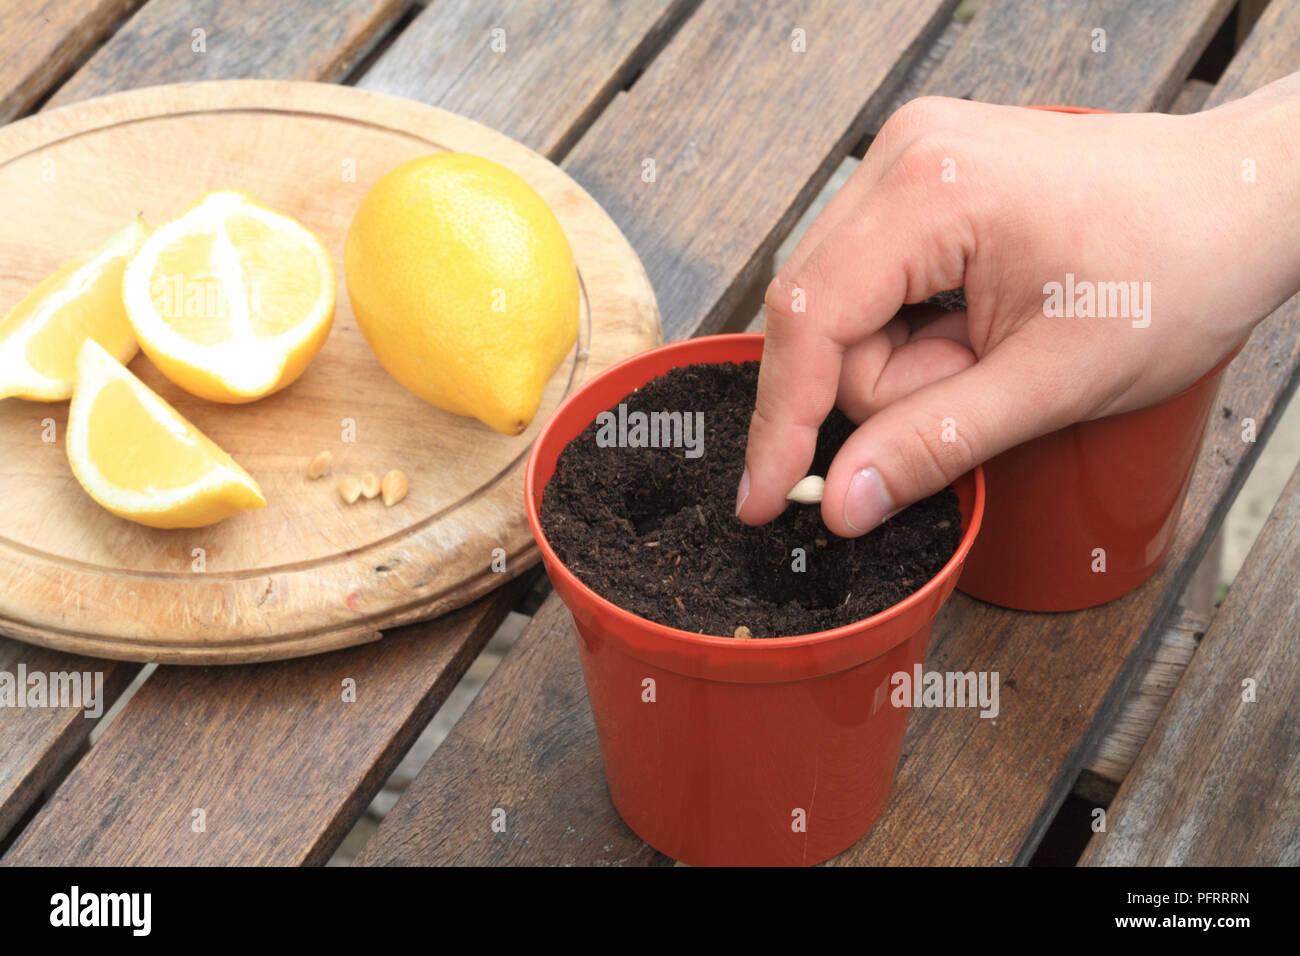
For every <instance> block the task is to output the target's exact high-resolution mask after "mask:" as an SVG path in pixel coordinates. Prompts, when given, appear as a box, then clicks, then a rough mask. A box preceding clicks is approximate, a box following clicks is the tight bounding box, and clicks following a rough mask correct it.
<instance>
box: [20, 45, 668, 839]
mask: <svg viewBox="0 0 1300 956" xmlns="http://www.w3.org/2000/svg"><path fill="white" fill-rule="evenodd" d="M441 28H442V29H443V30H444V31H446V32H447V33H449V34H451V35H453V37H454V36H457V35H459V36H460V44H466V45H467V44H470V43H472V42H474V41H475V40H476V39H477V36H476V35H472V34H471V28H470V27H468V26H464V25H461V24H458V23H457V22H453V21H450V20H443V21H441ZM475 30H476V28H475ZM548 43H549V52H548V53H547V57H548V58H549V59H550V60H552V61H554V62H555V63H560V64H564V63H570V62H573V61H574V60H576V59H578V58H580V57H582V56H584V55H585V54H586V38H585V37H584V36H582V35H580V34H573V33H566V32H558V33H550V34H548ZM458 47H459V44H457V43H452V46H451V48H452V49H457V48H458ZM639 51H640V55H642V56H647V57H648V56H651V55H653V53H654V52H655V48H654V45H653V43H652V44H650V45H645V44H641V45H640V47H639ZM386 55H387V53H385V54H383V55H381V56H380V57H379V58H378V59H377V61H376V62H375V64H373V68H374V69H383V68H384V62H385V61H384V57H385V56H386ZM395 55H402V54H400V53H399V54H395ZM537 57H538V51H537V50H533V51H532V52H531V54H530V57H529V58H518V59H513V60H510V61H508V63H510V64H514V66H515V67H517V68H519V69H525V68H526V69H531V70H535V69H536V68H537V65H538V64H537ZM424 68H425V69H429V70H433V71H437V70H439V69H440V68H441V67H440V65H439V64H438V63H437V62H434V61H429V62H427V63H426V64H424ZM473 68H474V69H486V68H491V69H493V70H499V69H500V68H501V67H500V65H498V64H495V63H489V62H487V61H478V62H476V64H475V65H474V67H473ZM612 68H613V67H612V66H611V69H612ZM525 77H526V74H521V75H520V80H521V82H520V83H518V84H513V83H510V82H509V81H508V80H507V79H502V78H500V77H498V80H500V81H501V82H504V83H505V87H506V88H508V89H514V93H513V94H512V98H511V101H510V102H511V103H512V104H513V109H514V110H516V111H518V112H519V113H520V114H523V115H527V116H531V115H533V114H534V113H537V112H545V111H547V110H553V111H556V112H554V114H553V115H556V116H560V115H574V116H577V115H580V113H581V111H566V110H565V108H564V105H563V104H557V103H554V102H552V97H551V95H550V93H549V91H547V90H546V89H544V88H541V87H537V86H535V85H529V84H527V83H524V82H523V80H524V78H525ZM362 79H363V83H362V85H364V77H363V78H362ZM406 79H407V82H408V83H409V84H410V87H409V88H396V89H393V88H391V87H390V91H391V92H395V93H410V94H414V95H417V96H418V95H424V96H425V98H426V99H427V96H428V94H427V88H425V87H424V80H423V77H422V74H420V73H410V74H408V75H407V78H406ZM464 82H465V83H467V84H468V85H470V86H473V76H472V75H470V76H466V77H465V79H464ZM592 82H593V83H595V84H596V85H604V84H605V82H606V81H605V80H601V79H593V81H592ZM422 89H423V90H424V91H425V92H424V94H421V90H422ZM488 106H490V107H491V108H492V109H493V110H496V111H497V112H495V113H494V114H493V116H494V119H495V120H498V121H501V120H502V119H503V116H508V113H507V114H502V113H501V112H500V108H501V104H500V103H496V102H493V103H491V104H485V108H486V107H488ZM506 125H509V124H508V123H506ZM550 129H551V131H552V135H554V136H555V140H556V142H562V141H563V140H564V139H565V138H566V136H565V135H564V134H563V133H562V132H559V133H557V132H555V128H554V127H553V126H552V127H550ZM523 141H524V142H525V143H526V144H527V145H530V146H540V145H541V144H540V143H534V142H531V141H529V140H528V139H527V138H524V140H523ZM551 158H552V159H559V158H560V155H559V154H558V153H552V154H551ZM515 599H516V598H515V595H514V593H513V592H512V591H510V590H508V589H501V590H499V591H497V592H494V593H492V594H490V595H488V596H487V597H485V598H483V599H482V600H480V601H478V602H477V603H475V604H473V605H470V606H468V607H466V608H464V609H463V610H462V611H460V612H458V614H457V615H456V616H455V618H454V619H452V618H444V619H441V620H439V621H433V622H429V623H427V624H422V625H418V626H417V627H415V628H408V629H403V630H399V631H396V632H391V633H389V634H386V635H385V637H384V639H383V640H382V641H381V642H380V643H379V644H376V645H370V646H366V647H363V648H358V649H355V650H349V651H340V652H336V653H334V654H331V655H328V656H327V657H325V658H321V660H325V661H330V660H338V661H343V662H344V665H342V666H346V662H347V661H349V660H352V659H353V657H355V658H356V659H357V660H363V661H365V662H366V666H367V667H368V668H369V673H370V674H371V675H372V676H371V678H370V679H369V681H368V683H370V684H382V685H384V686H386V687H390V688H392V691H391V695H390V703H389V706H390V707H393V708H396V709H402V708H405V709H406V711H407V712H408V713H411V714H413V715H417V716H418V715H422V719H416V718H412V720H411V725H412V727H413V728H415V729H418V726H419V725H420V724H421V723H422V722H423V720H427V717H428V713H429V711H428V710H424V709H422V708H425V706H426V705H425V703H424V702H425V701H426V700H428V695H429V694H430V688H431V687H432V686H433V685H434V684H435V683H439V684H440V683H441V682H443V681H451V682H452V683H454V682H455V680H456V679H458V678H459V677H460V675H461V674H463V673H464V671H465V669H466V668H468V666H469V663H470V662H471V661H472V660H473V657H474V654H475V653H477V650H478V647H480V646H481V644H482V642H483V641H484V640H486V636H485V635H484V633H483V631H482V629H483V628H486V632H487V634H490V632H491V626H492V624H493V623H494V622H495V621H497V620H499V619H500V618H501V617H502V616H503V615H504V614H505V613H506V611H507V610H508V609H509V607H510V606H511V605H512V604H513V603H514V601H515ZM455 621H460V622H461V623H460V624H455V623H454V622H455ZM407 634H412V635H414V636H413V637H412V638H411V639H410V640H404V639H403V638H404V635H407ZM458 634H461V635H469V637H464V636H461V637H458V636H457V635H458ZM395 638H396V639H395ZM470 638H472V643H471V642H470ZM425 644H427V645H430V646H432V647H439V646H442V645H447V647H448V648H449V649H450V650H456V649H457V647H459V650H458V651H457V652H456V653H449V654H447V655H445V656H444V657H442V658H440V660H441V667H442V669H438V667H434V666H421V665H419V660H420V657H421V655H423V654H425V653H427V650H426V649H425V648H424V645H425ZM276 666H283V667H288V668H291V667H293V666H294V665H293V664H286V665H276ZM297 666H299V667H301V668H303V673H304V674H305V675H311V674H315V673H318V672H317V671H316V670H315V668H316V667H317V666H320V665H318V664H317V662H316V660H314V659H313V660H306V661H302V662H300V663H299V664H298V665H297ZM326 666H330V667H332V666H335V665H333V664H330V665H326ZM261 670H262V668H261V667H260V666H259V667H228V668H223V669H220V670H208V671H205V672H204V673H205V675H206V676H205V678H204V683H203V687H204V690H205V693H206V694H207V695H208V696H209V697H210V698H211V699H212V701H213V702H214V706H218V705H219V706H221V707H222V708H224V709H226V710H227V711H228V712H230V713H237V714H239V715H240V717H239V723H238V726H239V730H238V734H239V735H240V739H241V740H246V741H248V743H247V747H248V748H249V749H248V750H247V751H246V754H247V757H248V759H249V761H250V762H251V763H254V764H257V765H258V766H259V767H260V768H261V773H262V775H263V776H264V777H266V778H267V779H268V780H270V781H272V785H274V782H275V781H282V780H285V779H289V778H291V777H292V775H294V774H296V773H297V772H298V763H297V760H298V757H297V754H296V753H295V752H293V751H285V750H284V749H283V748H281V747H279V746H278V744H277V742H278V741H283V740H285V739H290V738H293V739H298V735H300V734H310V735H311V739H313V740H314V741H315V746H316V748H317V752H318V753H319V754H325V755H327V756H326V758H325V759H326V760H327V762H328V765H329V766H330V767H332V768H333V772H334V773H335V774H337V775H338V777H339V779H340V780H341V781H343V782H344V785H342V786H339V787H330V788H322V789H320V790H318V791H317V792H316V793H315V794H314V795H313V798H312V799H311V800H302V801H299V802H298V803H297V804H295V805H294V806H293V808H292V813H293V815H294V816H295V817H296V818H297V819H296V821H295V822H294V823H293V829H292V834H293V835H292V836H283V835H284V834H285V833H287V832H289V830H290V827H289V824H288V823H285V822H283V821H278V820H277V819H276V817H275V816H274V815H273V814H267V813H263V812H262V811H261V810H260V808H258V807H256V806H251V807H250V808H249V811H250V814H251V815H246V816H245V818H244V819H243V821H242V823H241V825H240V827H239V829H238V830H237V832H233V833H232V832H231V831H230V830H229V829H227V831H226V837H227V840H228V841H229V842H228V843H227V845H226V846H225V847H224V849H223V851H222V852H224V853H225V854H226V856H227V858H230V859H234V858H240V859H252V858H254V857H257V856H258V854H259V853H261V852H262V851H261V850H259V847H260V845H261V844H262V843H263V842H265V840H267V839H269V838H270V837H271V834H272V832H273V831H274V832H278V833H280V834H281V835H282V836H283V838H284V839H285V841H286V842H285V844H284V845H283V846H281V847H280V848H278V849H277V851H276V852H277V853H278V854H279V856H278V857H277V858H278V859H282V860H285V861H288V860H296V861H298V862H305V861H308V860H316V859H317V858H319V857H320V856H327V855H328V852H329V850H330V849H332V845H333V844H337V842H338V840H339V839H341V837H342V835H343V834H344V833H345V832H346V829H347V826H348V825H349V824H350V823H352V822H355V819H356V818H357V816H359V815H360V813H361V812H362V811H363V810H364V808H365V805H366V802H367V799H368V797H367V796H366V793H365V792H363V791H367V792H373V790H374V787H375V786H377V785H378V784H377V783H375V781H382V780H383V779H384V778H385V777H386V776H387V774H388V773H389V772H390V771H391V770H392V768H393V767H394V766H395V765H396V763H397V761H398V760H399V759H400V757H401V755H402V751H403V750H404V749H405V746H406V743H408V742H409V740H407V741H403V742H400V746H393V747H388V746H387V745H386V743H385V741H384V740H383V739H382V734H385V733H389V732H390V730H391V728H390V727H388V726H378V727H376V726H375V725H373V724H370V723H366V722H358V721H354V720H350V719H347V715H349V714H355V715H364V713H365V712H364V711H346V712H343V713H342V714H341V715H338V714H336V716H341V717H342V719H337V720H333V721H319V720H318V721H317V722H315V723H312V724H310V725H309V726H308V725H304V724H302V723H301V722H300V717H301V715H302V714H304V713H316V711H315V710H313V709H312V708H315V707H316V706H317V704H316V700H317V698H318V697H319V694H320V693H321V692H322V691H321V688H322V687H326V686H327V685H328V681H325V683H321V681H318V680H309V679H308V678H307V677H304V678H303V680H302V681H301V682H299V681H298V680H297V679H294V680H285V681H282V682H280V683H279V684H278V685H277V686H276V693H277V695H279V696H278V704H279V705H280V706H278V707H266V706H263V705H262V704H261V703H260V702H259V694H261V693H262V692H263V691H262V690H261V685H260V684H259V683H258V680H259V679H258V677H257V675H258V674H259V672H260V671H261ZM285 673H287V674H289V673H295V672H294V671H292V670H288V671H285ZM327 676H329V675H328V674H327ZM193 679H194V678H192V677H191V676H190V672H189V671H188V669H184V668H161V669H159V670H158V671H157V672H156V673H155V674H153V676H152V677H151V678H150V680H149V682H148V687H149V689H150V697H149V698H147V703H148V705H149V706H148V709H147V710H146V709H141V708H131V707H128V708H127V709H126V710H124V711H123V713H122V714H121V715H119V717H118V719H117V720H116V721H115V722H114V724H113V726H112V727H110V728H109V730H108V732H106V733H105V735H104V738H103V740H101V741H100V744H101V745H102V744H104V743H108V744H113V742H114V741H115V740H117V739H119V737H121V738H124V739H126V740H127V741H128V744H130V746H131V747H135V748H137V749H138V750H139V755H138V758H137V761H138V763H137V765H138V766H139V767H140V768H141V769H140V773H141V775H142V777H143V778H147V779H148V780H149V781H150V782H151V786H152V787H153V788H154V790H155V791H156V792H157V794H158V796H157V797H156V798H155V799H159V800H169V799H180V795H181V794H183V793H185V792H186V790H187V788H188V787H189V786H190V782H189V781H190V778H188V777H187V776H186V767H185V766H183V765H180V764H177V763H176V762H175V761H173V760H171V759H170V758H168V757H167V756H166V754H167V751H166V748H165V746H164V743H165V741H167V740H168V739H169V738H170V737H171V736H172V735H174V734H177V733H180V734H182V735H183V734H184V733H185V732H186V731H187V728H186V727H185V725H184V723H183V721H184V719H185V718H184V717H183V716H180V715H181V714H183V713H184V712H185V709H186V707H187V706H188V703H187V702H188V700H189V698H190V697H191V695H192V694H193V693H194V688H193V686H192V684H191V682H192V680H193ZM321 680H324V678H321ZM328 689H329V691H330V693H331V694H333V693H334V692H335V691H334V688H333V687H329V688H328ZM132 703H134V701H133V702H132ZM173 718H174V720H175V722H173ZM403 726H404V727H405V725H403ZM368 735H369V736H373V737H374V738H375V739H374V740H372V741H371V742H370V745H369V746H370V747H371V749H366V750H361V751H358V750H356V749H355V744H354V741H353V738H354V737H366V736H368ZM303 739H306V738H303ZM131 742H134V743H131ZM259 742H260V743H259ZM123 746H126V745H123ZM100 751H101V746H97V747H96V748H95V750H94V751H93V752H92V753H91V754H90V755H89V758H88V759H87V761H85V762H83V765H81V766H79V767H78V770H79V773H78V776H77V777H76V778H74V779H69V780H68V781H67V782H66V783H65V785H64V786H63V787H61V788H60V790H59V796H60V799H61V800H65V801H68V802H69V803H70V804H74V805H76V804H79V802H80V801H81V800H88V799H93V797H92V796H91V795H92V794H94V793H103V792H107V791H108V789H109V788H111V786H112V778H113V777H114V775H115V774H116V770H115V767H114V765H113V762H112V761H109V760H100V759H98V757H97V754H98V752H100ZM150 754H156V755H157V756H156V759H150V756H149V755H150ZM353 758H356V759H353ZM206 759H207V755H206V754H205V755H204V756H199V755H198V754H193V755H191V756H190V758H188V761H187V762H189V763H193V764H194V765H195V766H198V767H202V766H203V765H204V761H205V760H206ZM358 760H359V761H360V762H358ZM349 786H350V787H352V788H353V789H349ZM354 790H356V792H353V791H354ZM316 818H330V819H333V820H335V821H336V823H337V825H336V826H333V827H332V828H331V829H330V830H328V831H326V830H321V829H319V828H317V827H316V824H315V823H314V822H313V821H314V820H316ZM51 819H52V818H50V816H49V812H48V810H43V811H42V813H41V815H40V816H38V818H37V820H36V821H35V822H34V824H33V825H34V826H35V825H36V824H40V826H41V830H40V832H41V833H42V834H43V836H42V838H41V839H42V840H43V839H46V838H48V839H51V840H54V841H55V845H56V846H66V845H70V844H74V843H80V842H81V841H82V840H83V839H88V838H90V836H91V835H92V834H94V836H95V840H96V853H97V854H98V857H97V858H98V859H101V860H103V861H105V862H109V861H123V860H125V859H128V858H129V859H140V860H146V859H147V861H149V862H163V861H166V862H184V861H186V860H188V859H190V856H189V854H191V853H192V852H193V853H197V852H199V851H201V850H202V849H203V848H202V846H201V845H198V844H195V843H193V842H191V841H189V839H188V837H189V831H188V830H186V829H184V828H183V827H182V828H178V829H176V830H173V831H167V832H166V833H164V834H163V835H162V836H159V837H158V838H157V839H153V838H151V839H150V841H149V842H148V843H147V846H146V849H145V850H144V851H140V853H144V854H146V855H139V854H138V853H137V850H136V849H135V843H136V838H137V833H143V832H145V831H146V830H147V831H148V832H149V833H151V834H154V835H155V836H157V834H159V832H160V831H156V830H154V829H152V828H149V827H147V825H146V823H145V821H144V820H143V818H134V817H133V818H132V820H131V821H130V824H129V825H128V824H127V823H121V824H119V825H118V826H117V827H116V828H115V829H114V831H113V832H112V833H111V834H102V833H98V831H97V830H96V829H95V827H94V826H92V825H90V824H87V825H86V826H85V827H84V828H83V826H82V825H81V824H80V823H79V822H78V820H77V819H76V818H75V817H73V816H71V815H62V814H60V816H59V817H57V818H53V820H52V822H51ZM137 827H139V828H142V829H140V830H137ZM277 828H278V829H277ZM163 837H168V839H164V838H163ZM58 841H63V842H58ZM24 845H25V846H26V850H24V851H23V852H24V854H27V855H28V857H27V858H36V857H38V856H39V855H40V842H38V841H36V840H33V841H28V842H25V844H24Z"/></svg>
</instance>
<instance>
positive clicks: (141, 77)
mask: <svg viewBox="0 0 1300 956" xmlns="http://www.w3.org/2000/svg"><path fill="white" fill-rule="evenodd" d="M405 7H406V3H405V2H404V0H312V2H311V3H286V2H285V0H240V2H239V3H230V2H229V0H150V2H149V3H147V4H145V6H144V7H143V8H142V9H141V10H140V11H139V12H138V13H136V15H135V16H133V17H132V18H131V19H130V20H128V21H127V22H126V23H125V24H124V25H123V27H122V29H120V30H119V31H118V32H117V33H116V34H114V35H113V37H112V38H111V39H110V40H109V41H108V42H107V43H105V44H104V45H103V46H102V47H100V48H99V49H98V50H97V51H96V52H95V55H94V56H92V57H91V58H90V59H89V60H88V61H87V62H86V64H85V65H84V66H83V67H82V68H81V69H79V70H78V71H77V72H76V73H75V74H74V75H73V76H72V78H71V79H69V80H68V82H67V83H64V84H63V85H62V86H61V87H59V89H58V91H57V92H56V93H55V94H54V96H53V97H51V99H50V105H51V106H62V105H64V104H65V103H75V102H76V101H77V100H84V99H88V98H89V97H92V96H100V95H101V94H104V93H109V92H114V91H117V90H129V89H134V88H135V87H139V86H155V85H160V84H163V83H183V82H187V81H193V80H230V79H241V78H255V79H262V80H337V79H340V78H342V77H343V76H344V75H345V74H346V73H347V71H348V70H349V69H350V68H351V67H352V66H353V65H354V64H355V63H356V62H357V60H358V59H360V58H361V57H362V56H363V55H364V54H365V52H366V50H367V49H368V48H369V46H370V45H371V44H372V43H374V42H375V41H376V40H378V39H379V37H380V36H381V35H382V33H383V31H384V29H385V28H386V27H388V26H389V25H390V24H392V23H393V21H395V20H396V19H397V18H398V16H400V15H401V12H402V10H403V9H404V8H405Z"/></svg>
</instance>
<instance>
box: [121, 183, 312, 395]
mask: <svg viewBox="0 0 1300 956" xmlns="http://www.w3.org/2000/svg"><path fill="white" fill-rule="evenodd" d="M335 285H336V278H335V273H334V266H333V263H332V262H331V261H330V257H329V253H328V251H327V250H326V249H325V246H324V245H323V244H322V243H321V241H320V240H319V239H318V238H316V236H314V235H313V234H312V233H311V232H309V231H308V230H307V229H306V228H304V227H303V226H301V225H300V224H298V223H297V222H295V221H294V220H293V219H290V218H289V217H288V216H284V215H282V214H280V213H277V212H274V211H272V210H270V209H267V208H265V207H263V206H259V205H258V204H257V203H255V202H254V201H253V200H252V199H251V198H249V197H248V196H247V195H245V194H244V193H242V192H238V191H236V190H230V189H223V190H217V191H215V192H211V193H208V194H207V195H205V196H203V197H202V198H201V199H200V200H199V201H198V202H197V203H196V204H195V205H193V206H191V207H190V209H188V210H187V211H186V212H185V213H183V214H182V215H181V216H180V217H179V218H177V219H173V220H172V221H171V222H169V223H167V224H165V225H163V226H160V227H159V228H158V230H157V231H156V232H155V233H154V234H153V235H152V236H150V237H149V239H148V240H147V241H146V242H145V243H144V244H143V245H142V246H141V247H140V251H139V252H138V253H137V254H136V255H135V257H134V258H133V259H132V260H131V262H130V264H129V265H128V266H127V269H126V275H125V278H124V283H123V292H124V295H125V300H126V310H127V315H128V316H129V317H130V320H131V325H132V327H133V328H134V330H135V334H136V336H137V338H138V339H139V340H140V347H141V348H142V349H143V350H144V352H145V354H146V355H148V356H149V358H150V360H151V361H152V362H153V363H154V364H155V365H157V366H158V369H159V371H161V372H162V373H163V374H164V375H166V376H167V377H168V378H169V379H171V380H172V381H173V382H175V383H176V384H177V385H179V386H180V387H181V388H183V389H185V390H186V391H188V392H190V393H191V394H194V395H198V396H200V397H202V398H206V399H210V400H211V401H215V402H228V403H240V402H251V401H253V400H255V399H258V398H261V397H263V396H265V395H269V394H271V393H272V392H275V391H278V390H279V389H282V388H284V387H285V386H287V385H289V384H290V383H292V382H293V381H294V380H295V379H297V378H298V376H300V375H301V374H302V373H303V371H304V370H305V369H306V368H307V365H308V364H309V363H310V362H311V360H312V359H313V358H314V357H315V356H316V353H317V352H319V351H320V348H321V346H322V345H324V344H325V339H326V337H327V336H328V335H329V332H330V326H331V324H332V323H333V320H334V292H335Z"/></svg>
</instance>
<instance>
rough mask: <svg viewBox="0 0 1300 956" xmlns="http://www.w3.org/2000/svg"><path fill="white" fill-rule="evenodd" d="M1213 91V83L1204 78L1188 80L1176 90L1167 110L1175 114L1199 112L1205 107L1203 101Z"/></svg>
mask: <svg viewBox="0 0 1300 956" xmlns="http://www.w3.org/2000/svg"><path fill="white" fill-rule="evenodd" d="M1213 91H1214V84H1213V83H1207V82H1205V81H1204V80H1188V81H1187V82H1186V83H1184V84H1183V88H1182V89H1181V90H1179V91H1178V95H1177V96H1175V97H1174V101H1173V102H1172V103H1170V104H1169V109H1168V112H1170V113H1173V114H1175V115H1181V114H1184V113H1199V112H1200V111H1201V110H1202V109H1203V108H1204V107H1205V101H1206V100H1207V99H1209V98H1210V93H1211V92H1213Z"/></svg>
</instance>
